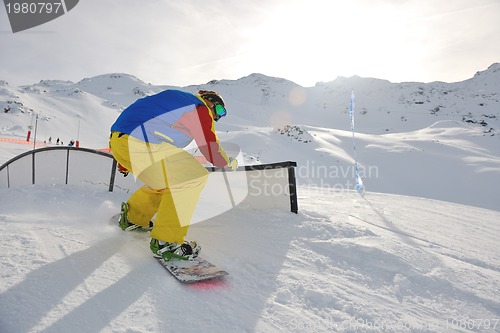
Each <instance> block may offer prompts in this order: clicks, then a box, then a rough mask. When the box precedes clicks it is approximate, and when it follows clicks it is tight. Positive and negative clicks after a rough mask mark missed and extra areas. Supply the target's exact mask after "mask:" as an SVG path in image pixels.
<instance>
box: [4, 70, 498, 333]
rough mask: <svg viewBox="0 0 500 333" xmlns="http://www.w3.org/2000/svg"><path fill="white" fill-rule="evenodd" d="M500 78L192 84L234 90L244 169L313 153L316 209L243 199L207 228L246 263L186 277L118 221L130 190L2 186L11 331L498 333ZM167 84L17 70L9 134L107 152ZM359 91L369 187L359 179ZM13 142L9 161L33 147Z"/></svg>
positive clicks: (230, 133)
mask: <svg viewBox="0 0 500 333" xmlns="http://www.w3.org/2000/svg"><path fill="white" fill-rule="evenodd" d="M499 85H500V65H499V64H494V65H492V66H491V67H490V68H488V69H487V70H485V71H482V72H478V74H476V75H475V76H474V78H471V79H470V80H467V81H464V82H457V83H442V82H435V83H428V84H423V83H401V84H395V83H390V82H387V81H383V80H377V79H365V78H359V77H352V78H338V79H336V80H334V81H332V82H329V83H320V84H317V85H316V86H315V87H310V88H304V87H300V86H298V85H296V84H294V83H292V82H290V81H287V80H284V79H278V78H270V77H266V76H263V75H260V74H252V75H250V76H248V77H245V78H242V79H240V80H236V81H225V80H222V81H214V82H210V83H208V84H206V85H199V86H190V87H184V88H183V89H186V90H189V91H196V90H197V89H198V88H204V89H207V88H208V89H212V90H216V91H220V92H221V93H222V94H223V96H224V98H225V100H226V103H227V105H228V109H229V112H230V114H229V115H228V117H227V118H225V119H223V120H222V121H220V122H219V123H217V130H218V132H219V135H220V138H221V140H225V141H230V142H234V143H237V144H238V145H239V146H240V147H241V148H242V152H243V154H242V156H239V160H240V163H241V164H243V163H245V164H255V163H270V162H276V161H283V160H294V161H297V163H298V166H297V170H296V171H297V177H298V183H299V188H298V195H299V198H298V201H299V213H298V214H293V213H290V212H285V211H278V210H263V211H259V210H255V209H251V208H249V207H247V206H244V205H240V206H238V207H236V208H234V209H232V210H230V211H228V212H226V213H224V214H223V215H219V216H217V217H214V218H212V219H210V220H208V221H205V222H202V223H198V224H195V225H193V226H191V228H190V232H189V238H192V239H196V240H197V241H198V242H199V243H200V244H201V245H202V247H203V250H202V254H203V256H204V257H205V258H206V259H208V260H210V261H212V262H213V263H215V264H217V265H219V266H220V267H222V268H224V269H226V270H227V271H228V272H229V273H230V275H229V276H227V277H226V278H224V279H222V280H218V281H215V282H211V283H204V284H197V285H191V286H186V285H182V284H180V283H178V282H177V281H176V280H175V279H173V278H172V277H170V276H169V275H168V273H167V272H166V271H165V270H164V269H163V268H162V267H161V266H160V265H158V264H157V263H156V261H155V260H154V259H152V258H151V253H150V250H149V246H148V235H146V234H131V233H124V232H122V231H121V230H120V229H119V228H118V227H117V226H116V225H115V224H114V223H111V222H110V221H109V219H110V217H111V216H112V215H114V214H115V213H116V212H117V211H118V210H119V206H120V202H121V201H124V200H126V199H127V198H128V196H129V195H130V193H126V192H123V191H115V192H106V191H105V190H103V189H102V188H94V187H92V186H73V185H71V186H65V185H51V186H41V185H35V186H29V187H14V188H9V189H5V188H3V189H0V198H1V200H0V332H2V333H3V332H5V333H11V332H13V333H17V332H173V331H178V332H498V331H500V301H499V297H498V295H500V259H499V258H500V250H499V248H498V235H499V234H500V224H499V221H500V205H499V200H498V193H497V192H498V191H497V188H498V185H499V174H500V144H499V143H500V142H499V140H500V139H499V135H498V134H499V132H498V129H499V126H498V125H499V124H498V121H499V120H498V119H499V117H500V115H499V112H500V111H499V110H500V107H499V106H500V102H499V95H500V86H499ZM165 88H167V87H158V86H151V85H148V84H145V83H143V82H142V81H140V80H139V79H137V78H134V77H131V76H129V75H126V74H108V75H102V76H98V77H94V78H89V79H84V80H82V81H80V82H78V83H72V82H62V81H42V82H40V83H39V84H35V85H32V86H25V87H11V86H9V85H8V83H6V82H2V83H1V84H0V110H1V109H2V108H3V110H4V111H3V112H2V113H1V114H0V137H1V138H2V139H6V140H7V139H8V140H12V139H21V140H22V139H23V138H25V137H26V132H27V130H28V126H30V125H31V126H33V127H32V130H33V131H34V129H35V124H36V128H37V141H40V142H43V141H44V140H45V141H47V143H48V139H49V137H51V138H52V143H54V142H55V140H56V139H57V138H60V139H61V140H62V141H63V142H65V143H67V142H68V141H69V140H70V139H79V140H80V142H81V145H82V146H85V147H94V148H101V147H106V146H107V138H108V136H109V127H110V125H111V124H112V123H113V122H114V120H115V119H116V117H117V116H118V114H119V112H120V111H121V110H122V109H123V108H124V107H126V106H127V105H129V104H130V103H131V102H133V101H134V100H135V99H137V98H138V97H141V96H144V95H146V94H151V93H154V92H157V91H161V90H163V89H165ZM352 90H354V92H355V95H356V119H355V120H356V137H355V139H356V145H357V149H358V157H359V160H360V163H361V169H360V171H361V175H362V176H363V180H364V182H365V185H366V188H367V193H366V195H365V196H364V197H361V196H359V195H358V194H357V193H356V192H354V191H351V189H352V187H353V179H354V177H353V163H354V159H353V141H352V134H351V132H350V121H349V116H348V107H349V97H350V94H351V91H352ZM33 115H35V116H33ZM36 115H38V119H36ZM485 124H486V125H485ZM0 148H1V150H0V163H3V162H5V161H7V160H8V159H10V158H12V157H14V156H16V155H17V154H19V153H21V152H23V151H26V150H28V149H31V148H32V145H26V144H15V143H11V142H8V141H0ZM47 167H50V166H47ZM96 172H99V171H98V170H96ZM214 199H216V198H214V197H210V198H208V197H206V198H202V204H204V205H209V204H210V202H211V201H210V200H214Z"/></svg>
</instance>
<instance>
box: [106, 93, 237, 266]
mask: <svg viewBox="0 0 500 333" xmlns="http://www.w3.org/2000/svg"><path fill="white" fill-rule="evenodd" d="M225 115H226V109H225V104H224V101H223V99H222V98H221V96H220V95H219V94H217V93H215V92H213V91H205V90H200V91H198V94H197V95H195V94H191V93H188V92H184V91H180V90H165V91H163V92H160V93H158V94H156V95H152V96H147V97H144V98H141V99H139V100H137V101H136V102H135V103H133V104H132V105H130V106H129V107H128V108H126V109H125V110H124V111H123V112H122V113H121V114H120V116H119V117H118V119H117V120H116V122H115V123H114V124H113V125H112V126H111V137H110V150H111V152H112V154H113V156H114V158H115V159H116V160H117V162H118V163H119V164H118V169H119V171H120V172H121V173H123V175H124V176H126V175H127V174H128V173H129V172H132V173H133V174H134V175H135V176H136V177H137V178H139V179H140V180H141V181H142V182H143V183H144V184H145V185H144V186H143V187H141V188H140V189H138V190H137V191H136V192H135V193H133V194H132V195H131V197H130V198H129V199H128V201H127V202H126V203H122V205H121V212H122V213H121V218H120V221H119V226H120V227H121V228H122V229H123V230H126V231H129V230H134V229H137V228H141V229H146V230H151V241H150V248H151V251H152V252H153V253H154V255H155V256H156V257H160V256H161V257H163V258H164V259H166V260H170V259H172V258H180V259H192V258H194V257H196V256H197V255H198V252H199V251H200V246H199V245H198V244H196V242H194V241H192V242H187V241H185V237H186V234H187V232H188V228H189V224H190V222H191V218H192V216H193V213H194V210H195V208H196V205H197V203H198V200H199V197H200V194H201V191H202V190H203V188H204V186H205V184H206V181H207V178H208V171H207V170H206V169H205V167H203V166H202V165H201V164H200V163H199V162H198V161H197V160H196V159H195V158H194V157H193V156H192V155H191V154H189V153H188V152H186V151H185V150H183V149H182V148H184V147H186V146H187V145H188V144H190V143H191V141H193V140H194V141H195V143H196V144H197V146H198V148H199V149H200V151H201V152H202V153H203V155H204V156H205V158H206V159H207V160H209V161H210V162H211V163H212V164H213V165H215V166H217V167H221V168H222V167H228V168H231V169H232V170H235V169H236V168H237V166H238V162H237V161H236V159H234V158H229V157H228V156H227V154H226V153H225V152H224V149H223V148H222V147H221V146H220V144H219V140H218V138H217V134H216V132H215V128H214V122H216V121H218V120H219V119H220V118H222V117H224V116H225ZM155 214H157V215H156V220H155V223H154V226H153V224H152V222H151V218H152V217H153V216H154V215H155Z"/></svg>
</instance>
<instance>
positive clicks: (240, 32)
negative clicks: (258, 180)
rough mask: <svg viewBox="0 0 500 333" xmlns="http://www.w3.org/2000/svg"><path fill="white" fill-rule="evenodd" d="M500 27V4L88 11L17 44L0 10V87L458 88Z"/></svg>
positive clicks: (143, 4) (182, 4) (117, 5)
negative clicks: (90, 80)
mask: <svg viewBox="0 0 500 333" xmlns="http://www.w3.org/2000/svg"><path fill="white" fill-rule="evenodd" d="M499 20H500V4H498V2H497V1H494V0H478V1H476V2H473V3H470V1H466V0H457V1H453V2H451V3H450V2H449V1H444V0H438V1H434V0H432V1H431V0H419V1H417V0H406V1H399V0H397V1H395V0H376V1H371V0H370V1H368V0H358V1H352V2H338V1H321V0H309V1H301V0H300V1H299V0H289V1H286V2H285V1H280V0H266V1H265V0H257V1H252V2H242V1H226V0H213V1H198V0H183V1H166V0H149V1H136V0H120V1H119V2H117V1H114V0H86V1H80V2H79V4H78V6H77V7H75V8H74V9H73V10H72V11H71V12H68V13H67V14H66V15H64V16H62V17H60V18H58V19H56V20H53V21H51V22H49V23H47V24H44V25H42V26H39V27H36V28H33V29H30V30H28V31H25V32H20V33H17V34H12V33H11V32H9V30H10V28H9V26H8V21H7V16H6V13H5V11H2V10H0V22H2V25H0V30H2V31H1V32H0V45H2V52H0V61H1V62H2V64H5V65H4V66H3V67H2V70H1V72H0V79H4V80H7V81H11V82H12V81H13V82H12V83H13V84H30V83H34V82H37V81H39V80H40V79H65V80H72V81H77V80H80V79H82V78H84V77H89V76H93V75H98V74H103V73H109V72H126V73H129V74H132V75H135V76H137V77H139V78H140V79H142V80H144V81H146V82H151V83H154V84H171V85H188V84H196V83H204V82H207V81H209V80H211V79H222V78H227V79H237V78H239V77H242V76H245V75H248V74H250V73H253V72H261V73H264V74H267V75H271V76H281V77H284V78H287V79H291V80H294V81H296V82H297V83H300V84H314V83H315V82H317V81H320V80H332V79H334V78H335V77H336V76H337V75H344V76H350V75H360V76H374V77H379V78H384V79H389V80H392V81H404V80H413V81H415V80H422V81H428V80H445V81H446V80H459V79H466V78H468V77H470V76H471V75H472V74H473V73H474V72H475V71H477V70H481V69H483V68H486V67H487V66H488V65H489V64H491V63H493V62H497V61H499V60H500V59H499V58H500V44H499V43H496V42H494V41H496V39H497V36H498V34H499V33H500V26H499V25H498V23H497V22H498V21H499Z"/></svg>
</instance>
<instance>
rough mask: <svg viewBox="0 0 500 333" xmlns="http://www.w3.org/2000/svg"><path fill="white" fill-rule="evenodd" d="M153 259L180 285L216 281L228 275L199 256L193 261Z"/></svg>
mask: <svg viewBox="0 0 500 333" xmlns="http://www.w3.org/2000/svg"><path fill="white" fill-rule="evenodd" d="M155 259H156V260H157V261H158V262H159V263H160V265H162V266H163V267H164V268H165V269H166V270H167V271H169V272H170V273H171V274H172V275H173V276H174V277H175V278H176V279H177V280H178V281H179V282H182V283H195V282H201V281H206V280H211V279H217V278H220V277H222V276H225V275H228V274H229V273H228V272H226V271H224V270H223V269H221V268H219V267H217V266H215V265H214V264H212V263H210V262H209V261H207V260H205V259H203V258H201V257H200V256H198V257H196V258H194V259H193V260H179V259H175V260H170V261H166V260H164V259H162V258H155Z"/></svg>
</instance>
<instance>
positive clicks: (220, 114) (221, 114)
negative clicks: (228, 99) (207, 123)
mask: <svg viewBox="0 0 500 333" xmlns="http://www.w3.org/2000/svg"><path fill="white" fill-rule="evenodd" d="M214 110H215V114H216V115H217V116H218V118H217V119H215V121H218V120H219V119H220V118H222V117H224V116H225V115H226V114H227V111H226V108H225V107H224V106H222V105H220V104H215V105H214Z"/></svg>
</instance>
